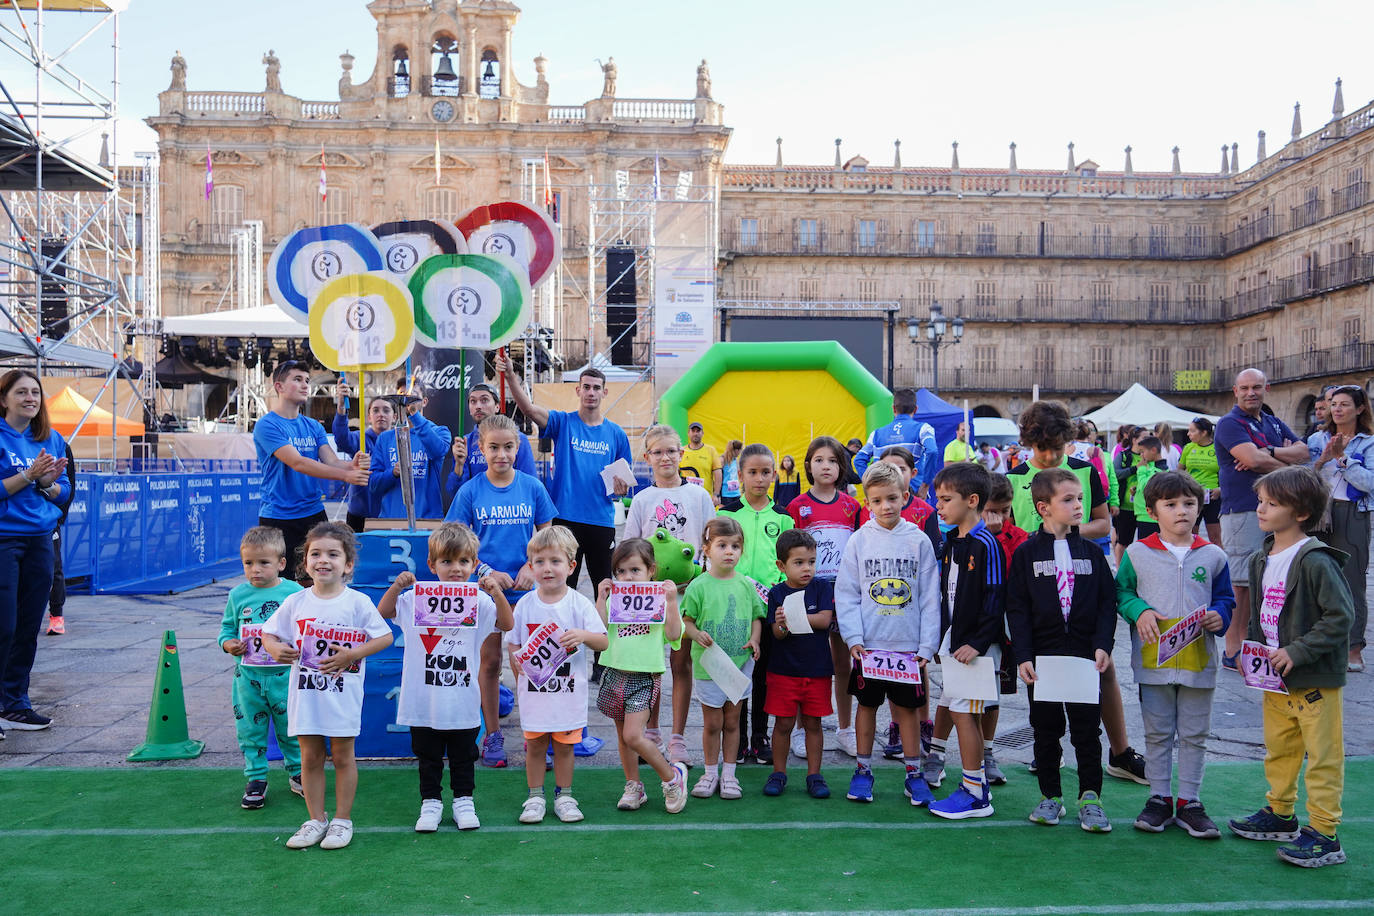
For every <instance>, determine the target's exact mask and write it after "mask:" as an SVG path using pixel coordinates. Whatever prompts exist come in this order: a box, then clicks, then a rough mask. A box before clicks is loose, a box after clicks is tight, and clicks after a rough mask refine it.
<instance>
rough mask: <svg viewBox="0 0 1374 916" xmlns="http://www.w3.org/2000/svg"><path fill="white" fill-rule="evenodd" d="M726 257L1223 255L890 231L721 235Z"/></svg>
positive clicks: (1114, 242) (1198, 241)
mask: <svg viewBox="0 0 1374 916" xmlns="http://www.w3.org/2000/svg"><path fill="white" fill-rule="evenodd" d="M721 250H722V251H723V252H726V253H727V255H726V256H727V257H728V256H730V255H815V254H824V255H844V256H860V257H862V256H870V257H916V258H920V257H928V258H951V257H953V258H980V257H982V258H1102V259H1118V260H1166V261H1176V260H1206V259H1211V258H1217V257H1220V256H1221V255H1222V254H1223V249H1222V245H1221V237H1220V236H1217V235H1214V234H1196V233H1191V234H1190V233H1174V234H1168V235H1164V234H1155V235H1152V234H1148V233H1147V234H1144V235H1131V236H1123V235H1099V236H1092V235H1053V234H1050V233H1024V234H1017V235H1002V234H997V233H988V232H979V231H977V230H976V229H974V230H972V231H958V232H925V231H921V230H916V231H913V232H905V231H901V230H898V231H893V230H891V229H882V228H876V227H875V228H874V229H871V230H870V229H863V228H859V229H854V230H847V229H830V228H826V227H823V226H817V227H815V228H814V229H812V228H798V229H794V230H792V231H790V232H753V231H745V230H739V229H736V230H732V231H729V232H724V233H722V234H721Z"/></svg>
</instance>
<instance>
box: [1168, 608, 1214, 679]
mask: <svg viewBox="0 0 1374 916" xmlns="http://www.w3.org/2000/svg"><path fill="white" fill-rule="evenodd" d="M1206 616H1207V608H1205V607H1200V608H1198V609H1197V610H1195V611H1193V612H1192V613H1191V614H1189V615H1188V616H1187V617H1181V618H1179V620H1178V621H1177V622H1176V623H1174V624H1172V625H1171V626H1170V627H1169V628H1168V629H1167V630H1164V631H1162V632H1161V633H1160V634H1159V664H1160V665H1163V664H1164V663H1165V662H1167V661H1169V659H1171V658H1173V657H1174V656H1176V655H1178V653H1180V652H1182V651H1183V649H1184V647H1185V646H1189V645H1191V644H1193V643H1195V642H1197V641H1198V640H1199V639H1201V638H1202V634H1203V629H1202V618H1203V617H1206Z"/></svg>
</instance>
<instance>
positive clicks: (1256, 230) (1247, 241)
mask: <svg viewBox="0 0 1374 916" xmlns="http://www.w3.org/2000/svg"><path fill="white" fill-rule="evenodd" d="M1280 232H1281V230H1280V229H1279V228H1278V220H1276V219H1275V218H1274V216H1273V214H1270V213H1265V214H1262V215H1261V216H1259V217H1258V218H1257V219H1254V220H1252V221H1250V222H1247V223H1245V224H1244V225H1242V226H1237V227H1236V228H1235V229H1234V230H1233V231H1231V232H1223V233H1222V234H1221V252H1222V254H1224V255H1232V254H1236V253H1237V252H1241V251H1244V250H1245V249H1247V248H1253V247H1254V246H1256V245H1258V244H1259V243H1260V242H1267V241H1269V240H1270V239H1272V238H1274V237H1275V236H1277V235H1279V234H1280Z"/></svg>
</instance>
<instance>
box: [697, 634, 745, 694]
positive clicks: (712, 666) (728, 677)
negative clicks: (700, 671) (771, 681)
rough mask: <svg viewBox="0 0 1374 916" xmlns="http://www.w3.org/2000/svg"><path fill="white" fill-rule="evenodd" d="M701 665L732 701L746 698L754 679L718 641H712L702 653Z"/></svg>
mask: <svg viewBox="0 0 1374 916" xmlns="http://www.w3.org/2000/svg"><path fill="white" fill-rule="evenodd" d="M701 667H703V668H705V669H706V673H707V674H708V675H710V676H711V681H712V682H713V683H714V684H715V685H716V686H717V687H719V688H720V689H721V692H723V693H724V694H725V695H726V696H727V697H728V698H729V699H730V702H731V703H738V702H739V701H740V700H742V699H744V693H745V691H747V690H748V689H749V685H750V684H752V683H753V679H752V678H751V677H749V675H747V674H745V673H744V672H743V671H741V670H740V669H739V668H736V667H735V663H734V661H733V660H731V658H730V656H729V655H727V654H726V652H725V650H724V649H722V648H721V647H720V646H719V645H717V644H716V643H711V644H710V645H709V646H707V647H706V648H705V649H704V650H702V653H701Z"/></svg>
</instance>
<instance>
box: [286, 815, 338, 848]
mask: <svg viewBox="0 0 1374 916" xmlns="http://www.w3.org/2000/svg"><path fill="white" fill-rule="evenodd" d="M328 829H329V824H327V823H325V822H324V821H316V820H309V821H306V822H305V823H304V824H301V829H300V830H297V831H296V832H295V833H293V834H292V835H291V839H289V840H287V841H286V848H287V849H306V848H308V847H311V846H314V845H315V844H316V843H318V842H319V841H320V840H322V839H324V833H325V831H326V830H328Z"/></svg>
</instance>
